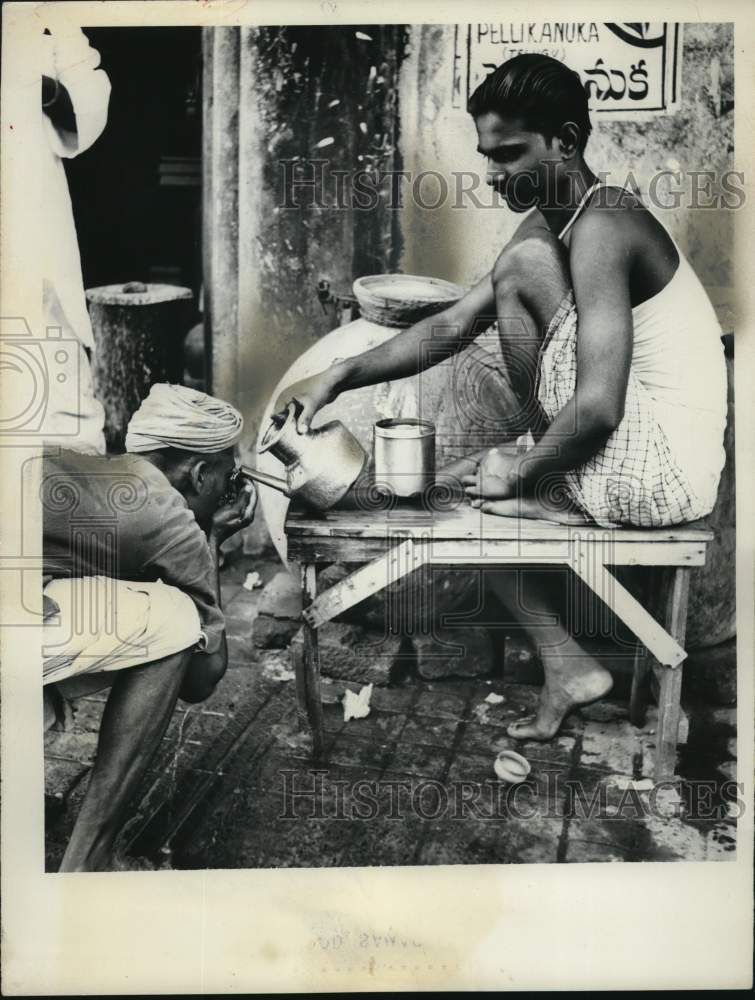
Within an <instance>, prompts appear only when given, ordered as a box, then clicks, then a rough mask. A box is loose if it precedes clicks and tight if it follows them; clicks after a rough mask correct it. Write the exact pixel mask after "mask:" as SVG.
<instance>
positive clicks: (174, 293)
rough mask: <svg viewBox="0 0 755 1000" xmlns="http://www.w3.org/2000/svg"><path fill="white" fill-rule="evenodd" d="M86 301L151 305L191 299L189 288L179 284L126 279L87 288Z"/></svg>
mask: <svg viewBox="0 0 755 1000" xmlns="http://www.w3.org/2000/svg"><path fill="white" fill-rule="evenodd" d="M86 297H87V302H96V303H97V304H98V305H104V306H153V305H157V304H158V303H160V302H176V301H177V300H179V299H193V298H194V293H193V292H192V290H191V289H190V288H184V287H183V286H181V285H159V284H146V283H145V282H143V281H127V282H126V283H125V284H120V285H100V287H99V288H87V290H86Z"/></svg>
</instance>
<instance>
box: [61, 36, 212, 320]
mask: <svg viewBox="0 0 755 1000" xmlns="http://www.w3.org/2000/svg"><path fill="white" fill-rule="evenodd" d="M85 33H86V35H87V37H88V38H89V41H90V44H91V45H92V46H93V47H94V48H96V49H97V51H98V52H99V53H100V57H101V66H102V68H103V69H104V70H105V72H106V73H107V74H108V76H109V77H110V83H111V85H112V92H111V96H110V107H109V112H108V123H107V126H106V128H105V131H104V132H103V133H102V135H101V136H100V138H99V139H98V140H97V142H96V143H95V144H94V145H93V146H92V147H91V148H90V149H89V150H87V152H85V153H83V154H82V155H81V156H79V157H76V158H75V159H73V160H68V161H66V172H67V175H68V183H69V187H70V191H71V200H72V202H73V210H74V217H75V220H76V229H77V233H78V238H79V247H80V251H81V264H82V270H83V273H84V285H85V287H87V288H91V287H93V286H96V285H107V284H111V283H115V282H125V281H134V280H138V281H153V282H167V283H170V284H178V285H186V286H188V287H189V288H191V289H192V290H193V291H194V293H195V304H198V302H199V291H200V287H201V280H202V277H201V250H200V247H201V230H200V225H201V192H202V187H201V148H202V132H201V129H202V94H201V79H202V74H201V29H200V28H87V29H85Z"/></svg>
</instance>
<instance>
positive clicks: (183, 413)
mask: <svg viewBox="0 0 755 1000" xmlns="http://www.w3.org/2000/svg"><path fill="white" fill-rule="evenodd" d="M243 427H244V418H243V417H242V416H241V414H240V413H239V411H238V410H237V409H236V408H235V407H233V406H231V404H230V403H226V402H225V401H224V400H222V399H216V398H215V396H208V395H207V393H204V392H199V391H198V390H197V389H189V388H188V386H185V385H168V383H167V382H158V383H156V384H155V385H153V386H152V388H151V389H150V391H149V395H148V396H147V398H146V399H145V400H144V401H143V402H142V405H141V406H140V407H139V409H138V410H137V411H136V413H135V414H134V415H133V417H132V418H131V420H130V421H129V425H128V430H127V431H126V451H130V452H143V451H155V450H156V449H157V448H180V449H181V450H182V451H197V452H201V453H202V454H209V453H211V452H216V451H223V449H224V448H229V447H230V446H231V445H232V444H235V443H236V441H238V439H239V438H240V437H241V432H242V430H243Z"/></svg>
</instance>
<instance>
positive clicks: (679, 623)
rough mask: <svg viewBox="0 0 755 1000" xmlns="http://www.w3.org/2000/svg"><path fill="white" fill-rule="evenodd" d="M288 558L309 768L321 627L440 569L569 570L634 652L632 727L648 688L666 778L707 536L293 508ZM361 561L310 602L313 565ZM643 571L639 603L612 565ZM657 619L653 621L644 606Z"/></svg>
mask: <svg viewBox="0 0 755 1000" xmlns="http://www.w3.org/2000/svg"><path fill="white" fill-rule="evenodd" d="M285 530H286V535H287V540H288V558H289V560H290V561H293V562H295V563H299V564H300V566H301V578H302V588H303V595H304V611H303V619H304V655H303V656H302V657H300V658H298V662H297V676H296V685H297V698H298V703H299V712H300V717H301V719H302V722H303V723H304V724H307V725H309V727H310V728H311V732H312V739H313V750H314V756H315V758H317V757H319V756H320V755H321V753H322V749H323V714H322V701H321V695H320V662H319V653H318V638H317V629H318V627H319V626H320V625H322V624H323V623H324V622H327V621H330V620H331V619H332V618H334V617H335V616H337V615H339V614H341V612H343V611H346V610H347V609H348V608H350V607H353V606H354V605H356V604H358V603H360V602H361V601H363V600H364V599H365V598H367V597H369V596H370V595H372V594H375V593H377V592H378V591H380V590H382V589H384V588H385V587H387V586H389V585H390V584H391V583H395V582H397V581H398V580H400V579H401V578H402V577H404V576H405V575H406V574H407V573H410V572H411V571H412V570H414V569H417V568H418V567H419V566H422V565H424V564H430V565H443V566H459V567H468V566H496V565H499V566H500V565H506V566H511V565H534V566H537V565H565V566H568V567H570V568H571V569H572V570H573V571H574V572H575V573H576V574H577V576H579V577H580V578H581V579H582V580H583V581H584V582H585V583H586V584H587V585H588V586H589V587H590V588H591V589H592V590H593V591H594V592H595V593H596V594H597V595H598V596H599V597H600V598H601V600H602V601H604V602H605V604H606V605H607V606H608V607H609V608H610V609H611V610H612V611H613V612H614V613H615V614H616V615H617V616H618V618H619V619H621V621H622V622H624V623H625V625H626V626H628V628H629V629H630V630H631V632H632V633H633V635H634V636H636V637H637V640H638V643H637V646H636V651H635V654H634V664H633V679H632V694H631V702H630V718H631V720H632V721H633V722H634V723H635V725H639V724H641V723H642V721H643V718H644V711H645V704H646V697H647V688H648V686H649V684H648V682H649V681H654V682H655V686H656V693H657V699H658V722H657V728H656V754H655V768H654V777H655V779H656V781H660V780H666V779H668V778H671V777H672V776H673V774H674V770H675V766H676V748H677V737H678V732H679V720H680V714H681V685H682V666H681V664H682V661H683V660H684V659H685V657H686V653H685V651H684V639H685V632H686V622H687V596H688V589H689V574H690V570H691V568H692V567H693V566H702V565H703V563H704V562H705V549H706V545H707V543H708V542H709V541H710V540H711V539H712V537H713V534H712V532H711V531H710V530H708V529H706V528H703V527H700V526H695V525H691V526H689V525H683V526H680V527H676V528H661V529H653V530H639V529H629V528H627V529H624V528H601V527H599V526H598V525H579V526H577V525H561V524H554V523H551V522H546V521H534V520H525V519H518V518H506V517H496V516H494V515H491V514H482V513H480V512H479V511H478V510H474V509H473V508H471V507H469V506H467V505H464V506H462V507H457V508H455V509H453V510H448V511H440V512H438V511H434V512H432V513H430V512H427V511H425V510H422V509H419V508H417V507H413V506H409V505H404V506H397V507H396V508H395V509H394V510H391V511H387V512H386V511H378V512H366V511H361V510H360V511H331V512H329V513H327V514H324V515H314V514H311V513H308V512H304V511H301V510H290V511H289V514H288V517H287V520H286V529H285ZM334 562H347V563H364V565H363V566H360V568H359V569H358V570H356V571H355V572H353V573H352V574H351V575H350V576H348V577H346V579H344V580H342V581H341V582H339V583H338V584H336V585H335V586H334V587H331V588H330V589H328V590H326V591H323V593H321V594H320V595H318V594H317V586H316V569H317V566H318V564H322V563H334ZM615 566H647V567H650V568H651V569H650V572H649V577H650V592H649V593H648V595H647V599H643V602H642V603H641V602H640V601H638V600H637V599H636V598H635V597H634V596H633V595H632V594H631V593H630V592H629V591H628V590H627V589H626V588H625V587H624V586H623V585H622V584H621V583H620V582H619V581H618V580H617V579H616V576H615V575H614V574H613V573H612V572H611V570H610V569H609V567H615ZM646 604H647V605H648V606H649V607H650V608H651V609H653V611H654V614H651V613H650V611H648V610H647V608H646V607H645V605H646Z"/></svg>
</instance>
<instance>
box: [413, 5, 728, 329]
mask: <svg viewBox="0 0 755 1000" xmlns="http://www.w3.org/2000/svg"><path fill="white" fill-rule="evenodd" d="M453 31H454V29H453V25H442V26H438V25H414V26H412V27H411V29H410V37H409V41H410V45H409V54H408V57H407V59H406V60H405V61H404V64H403V66H402V71H401V86H400V108H401V113H400V124H401V130H400V149H401V153H402V159H403V162H404V169H406V170H407V171H411V172H412V174H413V176H415V177H416V175H417V174H418V173H419V172H421V171H430V170H434V171H438V173H440V174H442V175H443V176H444V177H445V178H446V181H447V184H448V190H449V197H448V198H447V199H445V201H444V202H443V204H442V205H441V206H440V207H438V208H437V209H424V208H422V207H420V206H418V205H417V203H416V200H415V199H414V198H407V199H406V201H405V205H404V209H403V211H402V213H401V232H402V235H403V239H404V253H403V256H402V258H401V270H403V271H405V272H407V273H418V274H432V275H435V276H437V277H440V278H446V279H448V280H450V281H458V282H460V283H462V284H470V283H472V282H474V281H476V280H477V279H479V278H480V277H482V275H483V274H484V273H485V272H486V271H487V270H489V269H490V268H491V267H492V265H493V262H494V261H495V258H496V256H497V254H498V252H499V251H500V249H501V247H502V246H503V245H504V244H505V243H506V241H507V240H508V239H509V238H510V236H511V235H512V233H513V231H514V229H515V227H516V225H517V224H518V222H519V221H520V219H521V216H516V215H515V214H514V213H513V212H511V211H509V209H508V208H506V206H505V205H503V204H502V203H501V202H500V201H499V200H498V199H497V198H496V197H495V196H494V195H493V194H492V192H490V191H489V190H488V189H487V188H485V185H484V183H483V184H482V185H481V187H480V189H479V190H478V191H477V192H476V193H477V195H478V197H479V198H480V200H482V201H483V203H484V205H485V206H486V207H484V208H478V207H475V205H474V204H473V202H472V200H471V199H470V198H469V197H468V196H466V197H464V198H463V199H462V204H461V207H455V206H454V204H453V201H454V199H453V197H451V196H452V194H453V192H454V181H453V172H454V171H456V172H459V171H469V172H470V173H471V174H478V175H479V174H482V173H484V168H485V163H484V161H483V159H482V157H481V156H480V155H479V154H478V153H477V152H476V145H477V137H476V132H475V128H474V123H473V121H472V119H471V118H470V117H469V115H467V114H466V112H465V111H464V110H463V109H461V108H453V107H452V106H451V90H452V76H453V68H454V67H453V58H454V46H453ZM683 37H684V47H683V60H682V84H681V86H682V100H681V107H680V109H679V111H678V112H677V113H675V114H669V115H666V116H663V117H659V118H656V119H653V120H651V121H646V122H626V121H624V122H606V121H605V119H599V120H597V121H594V129H593V134H592V136H591V138H590V142H589V145H588V148H587V161H588V163H589V164H590V166H591V167H592V168H593V170H595V171H608V172H610V173H611V179H612V180H614V179H615V181H616V182H619V183H622V182H624V181H625V180H626V178H627V176H628V175H629V174H630V172H631V174H632V176H633V177H634V179H635V182H636V185H637V187H638V188H639V190H640V192H641V193H642V194H643V195H647V193H648V185H649V184H650V181H651V178H652V177H653V175H654V174H656V173H658V172H659V171H662V170H678V169H681V170H682V171H684V172H685V174H688V172H689V171H700V170H713V171H716V172H717V173H718V174H719V175H720V174H721V173H723V172H724V171H726V170H731V169H733V148H734V136H733V132H734V112H733V81H732V75H733V59H734V49H733V26H732V25H731V24H687V25H685V26H684V36H683ZM691 183H692V180H691V178H689V177H686V178H685V179H684V189H685V190H687V189H689V186H690V185H691ZM464 184H465V185H470V184H471V180H470V179H467V180H465V181H464ZM679 187H680V184H679V183H678V182H673V181H671V180H669V179H668V178H667V179H665V180H664V181H663V182H661V183H660V184H659V185H658V192H659V196H660V197H662V198H663V199H664V200H665V201H667V202H668V201H671V200H672V196H671V192H672V190H677V189H679ZM720 190H721V189H720V184H714V185H713V188H712V193H713V194H714V195H715V194H716V193H719V192H720ZM439 192H440V186H439V182H438V181H435V180H432V179H428V180H427V181H426V182H425V183H424V184H423V186H422V189H421V197H422V198H423V200H425V201H426V202H430V203H432V201H433V200H434V199H438V197H439ZM701 200H702V201H703V202H705V201H708V200H710V198H709V196H708V195H707V194H706V195H705V196H704V197H703V198H702V199H701ZM656 211H657V214H658V217H659V218H660V219H662V221H663V222H664V224H665V225H666V226H668V228H669V230H670V231H671V233H672V235H673V236H674V238H675V239H676V240H677V241H678V242H679V244H680V246H681V248H682V250H683V251H684V252H685V253H686V254H687V255H688V257H689V259H690V261H691V263H692V264H693V266H694V268H695V270H696V271H697V273H698V275H699V276H700V278H701V280H702V282H703V283H704V284H705V286H706V288H707V289H708V291H709V294H710V295H711V298H712V299H713V301H714V304H715V305H716V306H718V307H719V310H720V314H721V318H722V322H723V323H724V325H725V326H727V325H728V324H730V322H731V317H730V315H729V313H728V309H729V308H730V307H732V306H733V303H732V302H731V283H732V259H731V257H732V244H733V235H732V233H733V225H734V218H735V216H736V213H735V212H732V211H730V210H728V209H725V208H719V209H713V208H706V209H702V208H701V209H697V210H695V209H692V208H690V207H689V206H688V205H684V204H683V205H680V206H679V207H678V208H675V209H668V210H664V209H659V210H656Z"/></svg>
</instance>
